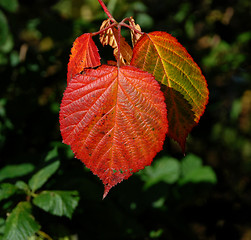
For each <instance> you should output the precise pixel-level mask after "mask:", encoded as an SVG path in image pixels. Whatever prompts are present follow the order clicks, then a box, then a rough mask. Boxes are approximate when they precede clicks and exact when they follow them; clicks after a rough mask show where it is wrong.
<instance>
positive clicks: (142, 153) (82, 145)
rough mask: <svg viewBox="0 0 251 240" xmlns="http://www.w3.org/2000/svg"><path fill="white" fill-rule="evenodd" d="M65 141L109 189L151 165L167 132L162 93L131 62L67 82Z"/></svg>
mask: <svg viewBox="0 0 251 240" xmlns="http://www.w3.org/2000/svg"><path fill="white" fill-rule="evenodd" d="M60 129H61V134H62V137H63V142H64V143H66V144H69V145H70V146H71V148H72V150H73V152H74V153H75V156H76V157H77V158H79V159H81V160H82V161H83V162H84V163H85V165H86V166H87V167H88V168H90V169H91V171H92V172H93V173H94V174H96V175H98V177H99V178H100V179H101V180H102V181H103V184H104V185H105V192H104V196H103V197H105V196H106V195H107V193H108V192H109V190H110V189H111V188H112V187H113V186H114V185H116V184H117V183H119V182H121V181H122V180H124V179H127V178H128V177H130V176H131V175H132V173H133V172H137V171H139V170H140V169H143V168H144V167H145V166H147V165H150V164H151V162H152V159H153V157H154V156H155V155H156V153H157V152H159V151H160V150H161V149H162V145H163V141H164V139H165V134H166V132H167V119H166V106H165V103H164V96H163V93H162V92H161V91H160V86H159V84H158V83H157V82H156V81H155V79H154V77H153V76H152V75H151V74H149V73H147V72H144V71H142V70H139V69H137V68H135V67H132V66H123V67H121V68H117V67H116V66H108V65H102V66H101V67H99V68H98V69H87V70H86V72H85V74H83V75H80V74H79V75H77V76H76V77H75V78H73V79H72V80H71V82H70V83H69V84H68V86H67V89H66V90H65V92H64V97H63V100H62V104H61V108H60Z"/></svg>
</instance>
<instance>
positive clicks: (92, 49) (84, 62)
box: [67, 33, 101, 83]
mask: <svg viewBox="0 0 251 240" xmlns="http://www.w3.org/2000/svg"><path fill="white" fill-rule="evenodd" d="M100 64H101V63H100V56H99V53H98V48H97V47H96V45H95V43H94V41H93V40H92V37H91V34H90V33H85V34H83V35H81V36H80V37H78V38H77V39H76V40H75V42H74V43H73V47H72V49H71V55H70V60H69V63H68V72H67V83H69V82H70V80H71V79H72V78H73V77H74V76H75V75H76V74H78V73H81V72H82V71H83V70H84V69H85V68H90V67H97V66H99V65H100Z"/></svg>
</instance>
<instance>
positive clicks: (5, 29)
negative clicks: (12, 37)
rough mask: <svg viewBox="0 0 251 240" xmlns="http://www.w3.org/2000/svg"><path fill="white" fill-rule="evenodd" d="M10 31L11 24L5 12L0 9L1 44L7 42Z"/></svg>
mask: <svg viewBox="0 0 251 240" xmlns="http://www.w3.org/2000/svg"><path fill="white" fill-rule="evenodd" d="M8 33H9V26H8V22H7V19H6V17H5V15H4V13H3V12H2V11H1V10H0V45H2V44H4V43H5V42H6V39H7V37H8Z"/></svg>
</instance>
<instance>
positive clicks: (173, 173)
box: [142, 157, 180, 188]
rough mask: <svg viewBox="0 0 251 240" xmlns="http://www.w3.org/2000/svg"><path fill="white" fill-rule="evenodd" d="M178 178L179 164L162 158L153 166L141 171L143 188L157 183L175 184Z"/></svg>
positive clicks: (170, 159)
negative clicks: (143, 182)
mask: <svg viewBox="0 0 251 240" xmlns="http://www.w3.org/2000/svg"><path fill="white" fill-rule="evenodd" d="M179 176H180V163H179V161H178V160H177V159H174V158H169V157H163V158H161V159H158V160H157V161H155V163H154V165H153V166H149V167H146V168H145V169H144V170H142V180H144V181H145V182H146V183H145V188H149V187H150V186H152V185H154V184H156V183H159V182H165V183H168V184H172V183H175V182H176V181H177V180H178V178H179Z"/></svg>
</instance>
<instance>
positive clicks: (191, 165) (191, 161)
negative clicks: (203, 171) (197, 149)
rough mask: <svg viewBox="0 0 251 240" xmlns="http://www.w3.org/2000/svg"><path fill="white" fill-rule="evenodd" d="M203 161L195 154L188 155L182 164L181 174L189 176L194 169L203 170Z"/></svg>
mask: <svg viewBox="0 0 251 240" xmlns="http://www.w3.org/2000/svg"><path fill="white" fill-rule="evenodd" d="M201 167H202V161H201V159H200V158H199V157H197V156H195V155H194V154H188V155H187V156H186V157H185V158H184V159H183V160H182V162H181V174H182V175H183V176H186V175H188V174H189V173H191V172H192V171H194V169H197V168H201Z"/></svg>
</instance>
